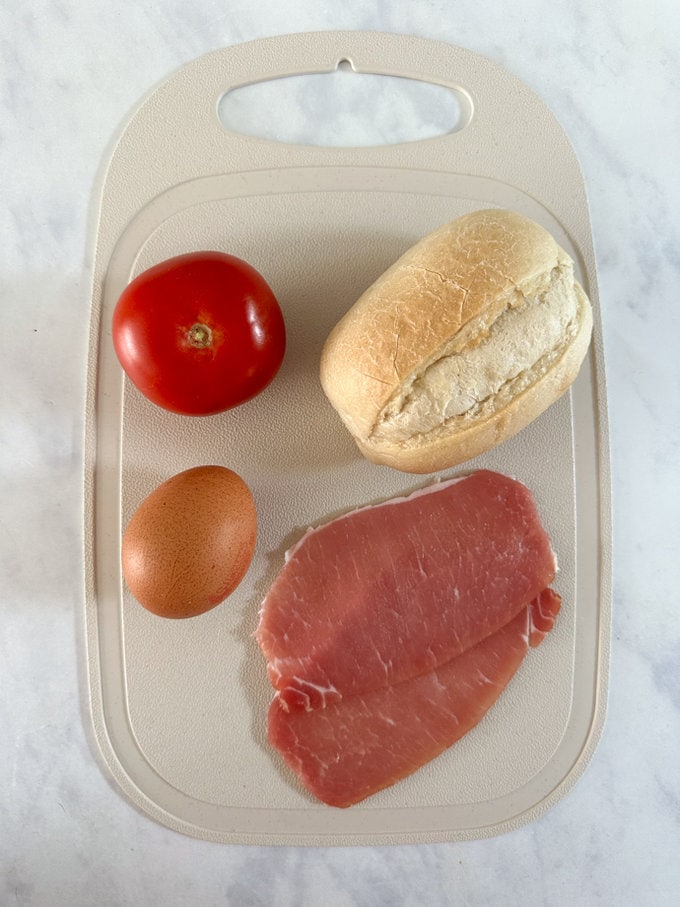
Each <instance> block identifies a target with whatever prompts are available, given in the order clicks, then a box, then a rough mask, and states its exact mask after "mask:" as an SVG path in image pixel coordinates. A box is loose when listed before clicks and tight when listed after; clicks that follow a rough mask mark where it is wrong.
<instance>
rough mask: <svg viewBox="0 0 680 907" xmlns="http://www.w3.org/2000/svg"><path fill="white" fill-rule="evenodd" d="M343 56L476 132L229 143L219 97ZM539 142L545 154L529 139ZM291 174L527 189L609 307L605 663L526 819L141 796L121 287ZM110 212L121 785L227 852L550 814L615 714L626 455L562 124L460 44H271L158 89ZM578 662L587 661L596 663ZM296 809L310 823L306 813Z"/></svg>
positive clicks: (97, 492) (302, 178) (90, 574)
mask: <svg viewBox="0 0 680 907" xmlns="http://www.w3.org/2000/svg"><path fill="white" fill-rule="evenodd" d="M343 60H348V61H349V62H350V63H351V65H352V67H353V68H354V69H355V70H356V71H357V72H371V73H384V74H389V75H395V76H403V77H407V78H414V79H420V80H423V81H427V82H432V83H435V84H440V85H444V86H449V87H451V88H454V89H456V90H458V91H462V92H463V93H465V94H467V95H468V96H469V98H470V103H471V110H472V117H471V120H470V122H469V123H468V125H467V126H466V127H465V128H464V129H462V130H461V131H459V132H455V133H452V134H450V135H444V136H437V137H434V138H430V139H425V140H421V141H417V142H411V143H405V144H399V145H381V146H377V147H367V148H364V147H362V148H336V147H319V146H307V145H305V146H301V145H291V144H282V143H277V142H273V141H267V140H263V139H255V138H253V137H252V136H243V135H238V134H235V133H231V132H228V131H227V130H225V129H224V126H223V125H222V124H221V123H220V121H219V119H218V116H217V105H218V102H219V99H220V98H221V97H222V96H223V95H224V94H225V92H226V91H228V90H229V89H231V88H234V87H237V86H239V85H246V84H249V83H252V82H257V81H262V80H265V79H273V78H278V77H282V76H286V75H301V74H304V73H321V72H331V71H333V70H335V69H336V68H337V66H338V63H339V62H340V61H343ZM527 137H529V138H533V142H530V143H528V144H527ZM536 143H538V147H537V144H536ZM513 148H514V149H520V148H521V149H522V152H521V154H520V153H517V152H514V153H509V151H508V149H513ZM544 149H549V153H547V154H546V152H545V150H544ZM150 155H153V165H152V166H151V165H150V161H151V160H152V158H151V157H150ZM284 173H285V176H286V178H287V179H288V180H289V181H292V182H291V183H290V184H291V185H292V184H295V185H298V186H300V191H303V190H305V189H306V190H307V191H312V190H315V191H319V190H321V191H323V187H324V186H328V184H329V183H328V181H329V180H330V181H331V182H332V181H333V179H336V180H337V181H341V182H342V187H343V188H346V186H347V185H348V182H347V181H349V184H350V185H351V184H352V182H354V184H355V185H356V189H357V191H361V188H362V187H363V188H365V187H366V185H367V184H368V185H370V186H371V187H373V188H380V187H383V188H384V187H386V186H387V185H388V184H389V180H390V178H394V176H395V174H401V175H402V176H403V177H404V178H406V179H407V180H410V181H411V183H412V184H417V182H418V179H419V176H418V174H420V175H421V178H422V179H423V180H424V181H425V183H427V184H428V185H431V183H432V177H433V174H441V177H442V180H443V181H444V182H445V181H446V180H449V181H454V182H456V181H457V182H459V183H461V185H463V186H464V185H465V184H466V181H467V186H468V191H469V193H470V196H471V197H472V198H479V197H480V192H481V194H482V196H483V195H484V194H485V193H486V194H487V195H488V197H489V206H492V205H493V204H494V203H496V204H498V205H499V206H504V207H512V206H513V191H514V192H516V196H517V199H518V200H519V199H523V198H524V199H526V198H530V199H536V200H537V204H538V205H539V206H541V207H542V208H543V209H544V210H545V211H546V212H548V216H552V217H554V218H555V220H556V221H557V222H558V223H559V224H560V225H561V226H562V228H563V231H564V235H563V236H561V237H559V238H560V239H562V241H563V242H565V244H566V245H567V247H568V248H569V249H570V251H572V253H573V254H574V257H575V259H576V262H577V267H578V269H579V272H580V275H581V278H582V280H583V281H584V282H585V284H586V286H587V289H588V292H589V295H590V298H591V300H592V302H593V306H594V321H595V325H594V335H593V344H592V347H591V351H590V354H589V356H588V358H587V359H586V362H585V363H584V367H583V369H582V372H581V375H580V376H579V379H578V380H577V382H576V384H575V385H574V387H573V388H572V391H571V394H572V399H573V400H574V401H575V411H576V412H577V413H578V414H579V417H578V418H579V424H578V425H577V426H575V437H576V444H575V445H574V457H575V464H576V472H577V476H578V482H577V508H576V511H577V515H578V532H579V537H580V538H583V539H584V541H586V542H587V543H588V544H589V545H590V546H591V548H592V563H591V564H590V570H589V574H588V575H584V573H585V572H586V571H584V570H580V571H579V572H578V584H579V589H581V588H582V587H583V592H584V595H591V597H592V594H593V590H595V592H596V596H597V614H596V616H595V624H594V625H595V626H596V632H597V635H596V638H595V639H594V640H592V642H593V653H594V654H593V658H592V663H591V664H590V665H589V669H590V671H591V674H592V685H589V686H588V688H587V690H585V691H584V696H583V701H582V702H580V703H579V704H578V707H579V708H580V709H581V710H582V718H583V720H582V721H581V727H580V730H579V732H578V734H576V736H575V737H574V739H571V740H570V741H568V743H569V745H568V746H566V747H560V748H559V750H558V753H557V757H556V758H555V759H553V760H551V762H550V764H549V765H548V766H546V770H545V771H543V772H541V773H540V774H539V776H537V777H536V778H534V779H532V781H531V782H530V784H529V785H528V787H530V788H531V791H530V792H529V793H528V794H527V791H524V792H523V791H516V792H515V797H514V799H515V801H516V804H517V805H516V807H514V810H513V807H511V806H509V804H507V803H506V804H504V805H503V809H502V810H499V808H498V806H497V804H496V805H494V804H493V803H489V804H481V805H480V804H479V803H475V804H471V805H470V807H469V809H467V810H466V809H461V808H458V809H456V810H453V811H450V812H449V814H448V819H447V810H446V808H444V807H435V808H429V807H423V808H422V809H417V810H409V811H408V812H409V815H408V819H407V823H406V824H403V823H401V824H400V821H398V816H397V815H396V813H397V812H399V811H398V810H389V809H387V810H367V811H361V812H360V813H353V812H352V810H348V811H337V810H322V811H311V810H300V811H296V810H284V811H282V812H284V813H286V815H277V814H276V811H275V810H269V811H268V810H262V809H259V810H249V809H243V808H237V809H235V808H231V807H221V806H219V805H216V804H210V803H205V802H199V801H197V800H194V799H193V798H191V797H187V796H186V795H185V794H184V793H183V792H181V791H178V790H173V791H170V792H168V791H167V790H164V789H162V788H163V785H162V784H160V785H159V784H158V783H157V782H156V780H154V779H151V780H149V782H148V783H147V784H140V783H138V781H137V780H135V778H134V777H133V776H134V775H135V772H134V771H132V770H131V763H132V762H134V761H135V759H136V758H137V757H136V755H135V753H134V751H135V747H136V744H135V740H134V731H133V729H132V728H131V727H130V725H129V716H127V713H126V707H125V701H124V699H125V677H124V676H123V668H122V659H121V676H120V677H117V678H115V679H114V680H115V685H116V695H117V696H118V697H119V699H118V702H117V708H119V710H120V718H121V721H120V722H119V725H120V726H119V727H118V728H116V729H115V730H114V729H113V724H114V723H115V722H112V721H111V715H110V713H109V712H107V705H106V704H105V699H106V698H107V697H110V691H109V690H107V689H106V685H107V684H108V683H109V682H110V681H111V678H110V677H109V678H105V677H103V674H102V657H101V656H102V646H105V645H109V643H108V642H107V641H106V639H103V637H102V628H103V626H104V625H105V624H106V623H107V622H109V624H110V625H111V626H113V625H115V624H116V622H117V621H118V620H119V616H118V615H117V614H115V613H112V612H113V611H115V606H112V605H111V602H110V601H107V602H102V601H101V600H100V598H99V594H98V593H99V588H100V585H101V583H102V563H103V562H104V561H105V560H106V559H108V560H109V561H110V559H111V552H117V551H118V546H119V541H120V530H121V525H120V522H114V523H113V524H111V523H106V522H104V521H102V519H101V515H100V513H99V507H98V502H99V501H100V500H101V496H102V495H103V494H108V493H109V492H108V490H107V479H106V477H108V480H110V476H111V475H112V474H114V475H115V474H118V475H120V462H119V457H120V438H117V436H116V430H117V429H118V430H119V429H120V425H121V410H120V404H121V395H122V391H121V390H120V384H121V382H119V389H118V393H116V392H115V390H114V392H113V393H111V388H110V387H106V388H103V387H102V383H103V382H102V380H101V374H100V364H101V356H102V351H103V350H104V348H105V345H106V344H109V345H110V327H109V325H108V324H106V323H104V322H103V321H102V319H101V307H102V299H103V297H104V294H105V292H108V293H110V292H114V291H117V292H119V291H120V289H122V286H124V284H125V282H126V281H127V280H128V279H129V276H130V273H131V265H132V262H131V261H130V258H129V255H130V254H131V251H134V248H135V242H137V241H138V240H139V239H140V238H143V237H144V236H145V235H148V232H149V230H150V229H152V228H153V227H154V225H156V224H158V223H159V222H160V221H161V220H162V218H163V217H165V216H169V214H170V213H171V212H173V211H177V210H180V209H181V208H182V206H183V205H186V206H188V205H191V204H196V202H197V200H202V199H209V198H210V197H211V195H210V193H211V192H212V191H217V190H215V186H217V185H220V184H223V183H224V182H225V181H226V182H228V181H229V180H230V179H239V178H242V179H243V181H244V182H246V183H250V184H251V185H254V184H255V183H257V182H258V181H259V182H260V187H259V189H258V190H257V191H259V192H262V193H266V192H267V191H272V185H273V182H272V181H274V182H275V181H276V180H277V178H279V177H280V176H281V174H284ZM556 177H558V178H556ZM367 181H368V183H367ZM339 185H340V182H338V187H339ZM497 186H503V187H505V188H504V193H503V195H504V198H503V200H502V202H503V203H502V204H501V202H500V201H499V200H498V198H497V197H495V196H494V187H497ZM232 191H233V190H232ZM95 202H96V206H97V216H96V219H95V223H94V224H93V227H92V235H91V243H92V249H93V265H92V271H93V279H92V310H91V331H90V355H89V361H88V382H87V404H86V405H87V411H86V436H85V472H84V486H85V527H84V528H85V533H84V537H85V605H86V606H85V637H86V661H87V675H88V681H89V710H90V714H91V719H92V730H93V732H94V741H95V743H96V750H97V755H98V757H100V758H101V760H102V762H103V764H104V766H105V767H106V769H107V771H108V773H109V774H110V775H111V776H112V777H113V778H114V779H115V781H116V782H117V784H118V786H119V788H120V790H121V791H122V792H123V793H124V794H125V795H126V796H127V797H128V798H129V799H130V801H131V802H132V803H133V804H135V805H136V806H137V807H139V808H141V809H142V810H143V811H144V812H146V813H147V814H148V815H150V816H151V817H153V818H154V819H156V820H157V821H159V822H161V823H162V824H164V825H167V826H168V827H170V828H173V829H175V830H176V831H180V832H183V833H185V834H189V835H193V836H195V837H200V838H205V839H210V840H213V841H221V842H225V843H251V844H304V845H310V844H314V845H335V844H342V845H347V844H385V843H415V842H424V841H446V840H463V839H474V838H482V837H488V836H491V835H495V834H499V833H502V832H505V831H509V830H511V829H513V828H516V827H519V826H520V825H522V824H524V823H526V822H528V821H531V820H532V819H535V818H537V817H538V816H539V815H540V814H541V813H543V812H544V811H545V810H546V809H547V808H549V807H550V806H552V805H553V804H555V803H556V802H557V801H558V800H559V799H560V798H561V797H562V796H563V795H564V794H565V793H566V792H567V791H568V790H569V789H570V788H571V786H572V785H573V784H574V782H575V781H576V780H577V778H578V777H579V776H580V775H581V773H582V772H583V770H584V769H585V767H586V765H587V764H588V762H589V760H590V758H591V756H592V754H593V752H594V750H595V747H596V745H597V742H598V740H599V737H600V734H601V731H602V727H603V723H604V717H605V710H606V695H607V684H608V670H609V640H610V620H611V615H610V611H611V577H610V571H611V566H610V565H611V525H610V489H609V449H608V433H607V416H606V395H605V385H604V357H603V349H602V333H601V323H600V313H599V306H598V294H597V277H596V267H595V255H594V249H593V243H592V234H591V227H590V220H589V214H588V205H587V198H586V192H585V188H584V183H583V177H582V174H581V171H580V168H579V165H578V162H577V159H576V156H575V154H574V151H573V149H572V148H571V145H570V143H569V141H568V139H567V138H566V136H565V134H564V132H563V130H562V128H561V127H560V126H559V124H558V123H557V122H556V120H555V118H554V116H553V115H552V114H551V113H550V111H549V110H548V109H547V108H546V106H545V105H544V103H543V102H542V101H541V100H540V98H539V97H538V96H537V95H536V94H535V93H534V92H532V91H531V90H530V89H529V88H528V87H527V86H526V85H524V84H523V83H522V82H520V81H519V80H518V79H516V78H515V77H514V76H512V75H511V74H510V73H508V72H507V71H506V70H505V69H503V68H501V67H500V66H499V65H498V64H496V63H494V62H492V61H491V60H489V59H487V58H485V57H482V56H479V55H478V54H474V53H471V52H470V51H467V50H464V49H462V48H459V47H455V46H452V45H449V44H445V43H442V42H438V41H432V40H428V39H421V38H414V37H410V36H405V35H395V34H384V33H377V32H317V33H304V34H297V35H284V36H279V37H275V38H267V39H263V40H258V41H254V42H248V43H246V44H242V45H237V46H234V47H228V48H225V49H224V50H219V51H216V52H213V53H209V54H206V55H205V56H203V57H201V58H199V59H197V60H195V61H194V62H192V63H189V64H188V65H186V66H184V67H183V68H181V69H180V70H178V71H177V72H175V73H174V74H172V75H171V76H170V77H169V78H168V79H166V80H165V81H163V82H162V83H161V84H160V85H158V86H157V87H156V88H155V89H154V90H152V91H151V92H150V93H149V94H148V95H147V96H146V97H145V98H144V99H143V100H142V101H141V102H140V105H139V106H138V107H137V109H136V110H135V112H134V113H133V114H132V115H131V117H130V118H129V120H128V121H127V123H126V124H125V126H124V128H123V129H122V131H120V132H119V135H118V137H117V139H116V141H115V143H114V146H113V148H112V149H111V153H110V155H109V156H108V158H107V161H106V165H105V167H104V168H103V170H102V173H101V179H100V185H98V187H97V191H96V196H95ZM145 231H146V232H145ZM126 244H127V246H126ZM138 248H139V245H137V249H138ZM104 555H105V556H104ZM103 556H104V561H103V560H102V557H103ZM120 582H121V581H120V576H118V584H119V585H120ZM123 644H124V643H123ZM575 658H576V660H577V661H578V658H579V653H578V652H576V654H575ZM126 721H127V733H128V734H129V740H128V741H127V742H125V741H124V742H123V743H121V738H120V727H123V729H124V728H125V724H126ZM124 733H125V731H124ZM560 753H561V755H560ZM354 809H355V810H358V809H359V808H357V807H355V808H354ZM296 812H299V813H300V815H299V816H297V817H296V815H294V814H295V813H296ZM266 813H269V815H264V814H266ZM385 814H389V815H385ZM454 814H455V816H456V818H455V820H452V819H451V816H453V815H454ZM353 815H354V816H355V818H352V816H353ZM359 819H360V821H359ZM298 820H299V821H298Z"/></svg>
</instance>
